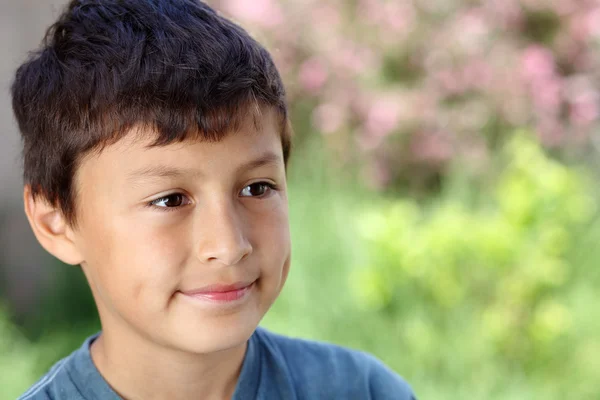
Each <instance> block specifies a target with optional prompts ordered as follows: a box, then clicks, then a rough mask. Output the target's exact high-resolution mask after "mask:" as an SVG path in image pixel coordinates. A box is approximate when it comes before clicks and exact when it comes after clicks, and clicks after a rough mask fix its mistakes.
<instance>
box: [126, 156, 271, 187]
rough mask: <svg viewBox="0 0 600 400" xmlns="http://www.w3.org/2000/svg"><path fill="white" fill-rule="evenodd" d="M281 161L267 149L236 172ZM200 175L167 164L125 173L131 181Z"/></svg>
mask: <svg viewBox="0 0 600 400" xmlns="http://www.w3.org/2000/svg"><path fill="white" fill-rule="evenodd" d="M281 163H282V161H281V157H280V156H279V155H277V154H276V153H273V152H271V151H268V152H266V153H264V154H262V155H261V156H259V157H257V158H255V159H253V160H250V161H248V162H246V163H244V164H242V165H240V166H239V167H237V169H236V173H241V172H242V171H251V170H253V169H256V168H260V167H264V166H267V165H273V166H275V165H279V164H281ZM202 176H204V173H203V172H202V171H200V170H197V169H190V168H178V167H172V166H168V165H151V166H148V167H143V168H139V169H136V170H134V171H132V172H130V173H129V174H127V180H128V181H130V182H132V181H137V180H139V179H143V178H182V177H192V178H198V177H202Z"/></svg>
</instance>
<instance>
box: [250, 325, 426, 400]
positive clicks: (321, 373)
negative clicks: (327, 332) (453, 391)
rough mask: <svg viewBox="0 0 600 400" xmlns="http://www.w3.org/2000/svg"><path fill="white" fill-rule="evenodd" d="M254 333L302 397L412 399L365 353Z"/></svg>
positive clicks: (404, 385)
mask: <svg viewBox="0 0 600 400" xmlns="http://www.w3.org/2000/svg"><path fill="white" fill-rule="evenodd" d="M257 333H258V335H259V336H260V338H261V341H262V342H263V345H264V346H265V347H267V349H268V351H269V352H272V353H274V354H276V357H278V358H279V362H280V363H282V364H284V365H285V368H287V369H288V372H289V374H288V376H289V377H290V379H291V380H292V381H293V382H294V386H295V387H296V388H300V389H299V390H302V391H306V393H303V394H305V395H306V396H302V397H311V396H310V395H313V396H316V395H318V396H317V397H319V398H342V397H345V398H358V397H360V398H365V399H369V398H370V399H398V400H414V399H415V396H414V394H413V391H412V389H411V387H410V385H408V383H406V381H404V379H402V378H401V377H400V376H399V375H398V374H396V373H395V372H393V371H392V370H391V369H390V368H388V367H387V366H385V365H384V364H383V363H382V362H381V361H380V360H378V359H377V358H376V357H374V356H372V355H370V354H368V353H365V352H361V351H357V350H351V349H348V348H345V347H341V346H337V345H334V344H329V343H324V342H318V341H311V340H304V339H296V338H290V337H286V336H282V335H278V334H275V333H272V332H269V331H267V330H265V329H262V328H259V330H257Z"/></svg>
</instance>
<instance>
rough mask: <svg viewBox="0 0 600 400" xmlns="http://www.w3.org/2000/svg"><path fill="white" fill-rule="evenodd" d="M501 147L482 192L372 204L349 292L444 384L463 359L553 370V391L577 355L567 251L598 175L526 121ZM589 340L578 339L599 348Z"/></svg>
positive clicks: (507, 370)
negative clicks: (535, 136)
mask: <svg viewBox="0 0 600 400" xmlns="http://www.w3.org/2000/svg"><path fill="white" fill-rule="evenodd" d="M501 158H502V159H501V163H502V165H503V168H502V169H501V173H500V174H499V176H497V177H495V178H494V179H491V180H490V182H489V183H490V184H489V185H488V186H487V187H485V188H484V189H483V192H482V193H479V194H478V196H476V198H477V200H476V201H474V200H473V199H472V198H471V199H469V198H466V197H465V196H459V195H456V192H453V191H450V192H448V193H447V194H446V195H444V196H442V197H441V198H439V199H437V200H436V201H435V202H433V203H430V204H427V205H419V204H417V203H416V202H415V201H413V200H410V199H400V200H395V201H393V202H391V203H389V204H385V205H383V206H382V205H380V204H374V205H373V206H372V207H370V208H369V209H367V210H365V211H364V212H363V213H362V215H361V216H360V217H359V218H358V226H359V230H360V232H361V234H362V237H363V238H364V240H365V242H366V243H367V246H368V248H369V251H368V262H367V263H366V265H365V266H364V267H363V268H358V269H357V270H356V271H355V272H354V274H353V277H352V282H353V287H354V293H355V295H356V297H357V301H358V302H359V303H360V304H362V306H363V307H364V308H365V309H366V310H368V311H370V312H371V313H375V314H377V315H379V316H380V317H381V318H383V319H387V320H388V321H389V322H390V323H391V322H395V323H396V324H399V327H398V329H397V332H398V337H396V343H397V345H398V346H400V347H401V348H402V349H407V351H408V352H409V354H408V357H409V358H410V359H411V361H413V362H414V363H416V364H417V365H418V367H417V368H418V369H419V370H424V371H431V372H432V377H433V380H434V381H435V382H438V384H439V383H441V382H443V381H444V380H448V381H450V382H451V381H455V382H458V381H460V380H462V379H464V378H465V370H468V371H471V372H470V373H472V374H474V375H476V376H479V377H481V378H483V377H484V376H487V377H488V378H490V377H492V376H494V374H497V373H498V372H499V371H504V372H503V374H505V376H510V375H511V374H512V375H514V374H515V371H521V373H522V374H523V375H524V376H525V377H527V378H528V379H529V380H535V379H546V380H549V381H551V382H552V385H554V386H555V388H556V391H554V393H555V395H559V394H560V393H564V394H566V393H568V390H571V392H570V393H571V394H572V393H573V392H572V390H573V389H572V388H569V382H571V381H570V380H569V377H568V376H567V375H565V374H564V367H565V363H566V362H567V360H568V361H569V362H572V363H573V364H572V365H575V364H577V363H578V362H579V361H581V360H576V359H575V358H576V357H571V351H572V349H569V348H567V347H566V346H564V343H565V340H567V341H569V343H571V344H573V340H575V336H576V335H577V334H578V330H579V328H580V326H578V325H577V322H576V321H575V318H574V313H577V312H581V310H574V309H573V307H574V305H573V304H572V303H571V302H570V297H569V295H568V294H569V293H570V292H569V290H570V288H572V287H573V286H574V285H575V283H576V282H574V281H573V279H572V276H571V273H572V266H571V265H570V263H569V255H570V253H572V252H573V250H574V249H575V248H576V247H575V246H576V238H577V235H578V232H579V231H580V230H581V228H582V227H583V226H584V224H585V223H586V222H588V221H589V220H590V218H591V217H592V215H593V213H594V212H595V207H596V203H595V200H594V198H593V197H592V193H591V191H590V187H591V185H590V182H589V180H588V179H587V178H586V177H585V175H584V174H583V172H581V171H579V170H576V169H574V168H569V167H567V166H564V165H561V164H560V163H558V162H556V161H553V160H551V159H549V158H548V157H547V156H545V155H544V153H543V151H542V150H541V148H540V147H539V146H538V145H537V143H536V142H535V141H534V140H532V139H530V138H529V137H528V136H527V135H525V134H524V133H519V134H516V135H515V136H514V137H513V138H512V139H511V141H509V142H508V144H507V145H506V147H505V149H504V151H503V153H502V157H501ZM578 339H580V338H578ZM586 340H587V341H584V342H582V344H581V346H582V347H581V348H586V346H588V347H593V348H594V349H595V352H596V353H595V354H596V355H600V354H599V353H598V349H597V348H596V347H594V346H597V341H596V342H592V341H591V336H589V337H587V338H586ZM594 343H595V344H594ZM448 346H451V348H452V352H451V353H449V352H448V350H447V347H448ZM582 354H584V355H583V357H588V356H587V355H585V353H582ZM448 357H452V359H448ZM511 371H512V372H511ZM486 374H487V375H486ZM484 380H485V379H484ZM488 380H489V379H488ZM588 388H589V386H588ZM561 390H562V391H561ZM581 390H582V393H584V392H583V390H587V389H581ZM453 398H459V397H453ZM526 398H530V397H526ZM557 398H562V397H560V396H559V397H557Z"/></svg>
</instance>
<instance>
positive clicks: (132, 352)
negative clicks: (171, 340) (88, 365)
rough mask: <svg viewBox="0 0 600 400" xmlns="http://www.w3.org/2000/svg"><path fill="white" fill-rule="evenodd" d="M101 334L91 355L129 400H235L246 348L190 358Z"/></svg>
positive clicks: (134, 339)
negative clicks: (232, 398) (200, 399)
mask: <svg viewBox="0 0 600 400" xmlns="http://www.w3.org/2000/svg"><path fill="white" fill-rule="evenodd" d="M133 336H134V335H131V334H130V335H127V334H121V333H119V334H113V335H110V334H107V333H102V334H101V335H100V336H99V337H98V338H97V339H96V340H95V341H94V343H93V344H92V347H91V355H92V360H93V361H94V364H95V365H96V367H97V368H98V370H99V371H100V374H101V375H102V376H103V377H104V379H105V380H106V381H107V382H108V383H109V385H110V386H111V387H112V388H113V389H114V390H115V391H116V392H117V393H118V394H119V395H120V396H121V397H122V398H124V399H167V398H168V399H173V400H178V399H191V398H203V399H230V398H231V397H232V396H233V392H234V391H235V387H236V384H237V380H238V378H239V374H240V371H241V367H242V362H243V359H244V354H245V352H246V346H247V344H246V343H244V344H243V345H241V346H239V347H235V348H232V349H227V350H222V351H219V352H215V353H211V354H190V353H187V352H183V351H179V350H176V349H172V348H167V347H162V346H160V345H159V344H156V343H152V342H150V341H148V340H147V339H146V338H144V337H142V336H138V335H135V337H133Z"/></svg>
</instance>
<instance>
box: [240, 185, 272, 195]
mask: <svg viewBox="0 0 600 400" xmlns="http://www.w3.org/2000/svg"><path fill="white" fill-rule="evenodd" d="M271 189H274V185H272V184H270V183H267V182H256V183H253V184H251V185H248V186H246V187H245V188H243V189H242V192H241V193H240V194H241V196H242V197H261V196H264V195H265V194H267V193H268V192H269V191H270V190H271Z"/></svg>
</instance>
